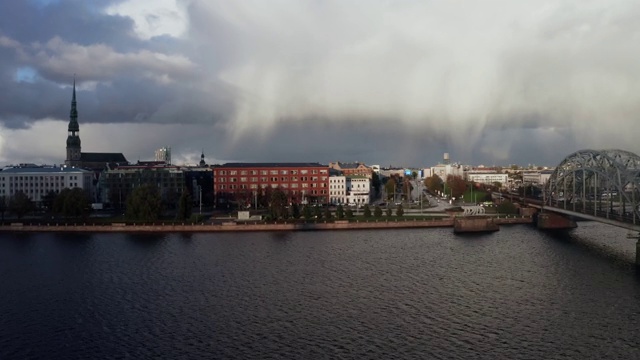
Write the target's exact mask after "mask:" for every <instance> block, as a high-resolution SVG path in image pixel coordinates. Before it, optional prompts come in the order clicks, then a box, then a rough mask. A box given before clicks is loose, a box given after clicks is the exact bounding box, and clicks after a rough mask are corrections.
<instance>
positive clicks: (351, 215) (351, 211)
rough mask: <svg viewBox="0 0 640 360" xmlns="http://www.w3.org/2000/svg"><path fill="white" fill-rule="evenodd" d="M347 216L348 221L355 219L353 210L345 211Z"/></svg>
mask: <svg viewBox="0 0 640 360" xmlns="http://www.w3.org/2000/svg"><path fill="white" fill-rule="evenodd" d="M345 216H346V217H347V219H351V218H353V210H351V208H347V210H346V211H345Z"/></svg>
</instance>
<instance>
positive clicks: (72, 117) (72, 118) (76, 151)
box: [64, 77, 82, 166]
mask: <svg viewBox="0 0 640 360" xmlns="http://www.w3.org/2000/svg"><path fill="white" fill-rule="evenodd" d="M81 156H82V152H81V147H80V125H78V109H77V108H76V79H75V77H74V78H73V96H72V98H71V112H70V114H69V129H68V135H67V160H65V162H64V163H65V164H66V165H69V166H79V165H80V164H81Z"/></svg>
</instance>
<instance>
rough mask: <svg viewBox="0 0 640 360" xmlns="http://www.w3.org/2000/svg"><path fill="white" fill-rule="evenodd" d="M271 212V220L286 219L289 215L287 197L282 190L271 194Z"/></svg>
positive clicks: (275, 190)
mask: <svg viewBox="0 0 640 360" xmlns="http://www.w3.org/2000/svg"><path fill="white" fill-rule="evenodd" d="M269 212H270V213H271V218H272V219H274V220H277V219H286V218H287V216H288V215H289V213H288V211H287V195H286V194H285V193H284V191H282V190H280V189H274V190H273V191H272V192H271V202H270V203H269Z"/></svg>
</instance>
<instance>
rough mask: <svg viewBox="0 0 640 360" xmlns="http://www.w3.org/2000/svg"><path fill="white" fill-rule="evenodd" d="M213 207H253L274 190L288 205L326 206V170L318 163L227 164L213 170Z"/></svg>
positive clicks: (327, 196) (327, 197) (327, 169)
mask: <svg viewBox="0 0 640 360" xmlns="http://www.w3.org/2000/svg"><path fill="white" fill-rule="evenodd" d="M213 188H214V196H215V203H216V206H221V207H225V206H227V207H229V206H230V205H238V206H243V207H249V206H252V205H254V206H255V205H256V204H257V203H258V202H259V201H260V200H259V198H268V197H269V193H270V192H272V191H273V190H275V189H280V190H282V191H283V192H284V193H285V194H286V196H287V199H288V202H289V203H298V204H327V203H329V168H328V167H327V166H326V165H321V164H319V163H227V164H224V165H218V166H214V167H213Z"/></svg>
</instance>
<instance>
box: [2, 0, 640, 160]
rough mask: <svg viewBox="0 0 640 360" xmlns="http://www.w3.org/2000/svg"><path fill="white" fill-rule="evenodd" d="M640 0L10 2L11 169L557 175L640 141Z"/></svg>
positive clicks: (7, 146) (7, 156)
mask: <svg viewBox="0 0 640 360" xmlns="http://www.w3.org/2000/svg"><path fill="white" fill-rule="evenodd" d="M637 19H640V2H638V1H625V0H620V1H615V2H611V1H604V0H593V1H562V0H554V1H547V0H536V1H533V0H521V1H507V0H504V1H500V0H493V1H492V0H488V1H482V2H480V1H471V0H469V1H462V0H459V1H424V0H420V1H418V0H416V1H412V0H406V1H377V0H366V1H364V0H363V1H356V0H353V1H344V0H334V1H331V0H327V1H317V0H269V1H260V0H255V1H248V0H234V1H228V0H154V1H143V0H135V1H133V0H118V1H116V0H94V1H86V0H57V1H53V0H24V1H2V2H0V76H1V77H2V81H0V92H1V93H2V96H0V166H2V165H6V164H10V163H20V162H31V163H48V164H52V163H61V162H63V161H64V157H65V141H66V136H67V131H66V130H67V123H68V120H69V118H68V116H69V109H70V102H71V85H72V82H73V78H74V74H75V77H76V82H77V88H78V94H77V96H78V112H79V123H80V137H81V139H82V150H83V151H86V152H102V151H105V152H122V153H124V155H125V156H126V157H127V159H128V160H130V161H136V160H148V159H152V158H153V154H154V151H155V149H157V148H160V147H163V146H169V147H171V148H172V152H173V156H174V162H187V163H195V162H197V161H198V160H199V155H200V152H201V151H204V153H205V156H206V157H207V160H208V162H209V163H216V162H224V161H251V162H258V161H268V162H287V161H318V162H322V163H328V162H330V161H338V160H339V161H363V162H366V163H367V164H380V165H383V166H387V165H397V166H430V165H434V164H435V163H437V162H438V161H439V160H440V159H441V158H442V154H443V153H444V152H448V153H450V154H451V158H452V160H453V161H459V162H462V163H467V164H485V165H493V164H496V165H508V164H512V163H517V164H521V165H526V164H538V165H549V166H553V165H555V164H557V163H558V162H560V161H561V160H562V159H563V158H564V157H565V156H566V155H568V154H569V153H572V152H574V151H577V150H580V149H587V148H593V149H602V148H620V149H624V150H628V151H632V152H636V153H638V152H640V142H638V141H637V135H638V134H640V81H639V80H640V65H638V59H640V46H638V44H640V22H638V21H637Z"/></svg>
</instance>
